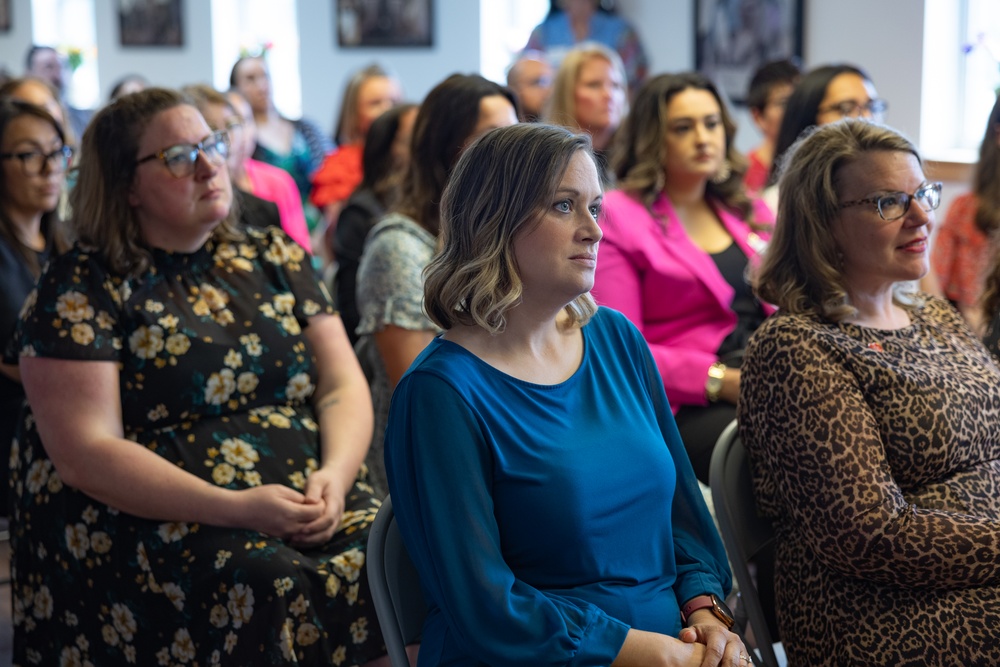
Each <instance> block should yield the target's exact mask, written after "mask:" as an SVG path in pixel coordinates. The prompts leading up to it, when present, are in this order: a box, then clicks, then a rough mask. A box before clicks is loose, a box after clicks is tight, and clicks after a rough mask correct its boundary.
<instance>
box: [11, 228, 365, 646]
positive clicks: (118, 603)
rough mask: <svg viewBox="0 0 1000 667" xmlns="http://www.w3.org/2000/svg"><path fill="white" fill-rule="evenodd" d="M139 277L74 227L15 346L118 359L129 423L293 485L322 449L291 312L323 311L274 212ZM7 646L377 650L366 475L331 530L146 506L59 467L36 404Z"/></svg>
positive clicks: (212, 460) (188, 461) (197, 462)
mask: <svg viewBox="0 0 1000 667" xmlns="http://www.w3.org/2000/svg"><path fill="white" fill-rule="evenodd" d="M246 234H247V239H246V241H245V242H241V243H213V242H209V243H208V244H206V245H205V246H204V247H203V248H202V249H200V250H199V251H197V252H195V253H192V254H182V253H167V252H162V251H154V257H153V260H154V261H153V266H152V268H151V269H150V270H149V271H148V272H147V273H146V274H145V275H143V276H141V277H140V278H138V279H128V280H126V279H122V278H121V277H120V276H117V275H114V274H111V273H109V272H108V270H107V269H106V266H105V264H104V262H103V261H102V259H101V258H100V256H98V255H97V254H96V253H95V254H91V253H88V252H87V251H86V250H85V249H81V248H79V247H77V248H75V249H73V250H72V251H70V252H69V253H67V254H66V255H64V256H63V257H61V258H59V259H58V260H56V261H54V262H53V263H52V266H51V268H50V269H49V270H48V271H47V272H46V273H45V274H44V275H43V277H42V279H41V281H40V284H39V288H38V294H37V298H36V296H35V295H34V294H33V295H32V296H29V304H30V305H29V307H28V310H27V311H26V313H25V316H24V319H23V320H22V323H21V329H20V342H21V345H22V347H21V354H22V356H24V355H37V356H46V357H56V358H63V359H76V360H93V361H115V362H117V363H119V364H120V376H119V377H120V382H121V388H122V406H121V407H122V415H123V423H124V427H125V437H126V438H127V439H129V440H132V441H134V442H135V443H136V446H143V447H147V448H149V449H151V450H152V451H155V452H156V453H157V454H159V455H160V456H162V457H163V458H165V459H167V460H169V461H171V462H173V463H175V464H177V465H178V466H181V467H183V468H184V469H185V470H187V471H189V472H191V473H192V474H194V475H197V476H198V477H200V478H202V479H204V480H205V481H206V482H208V483H211V484H215V485H218V486H221V487H225V488H228V489H246V488H249V487H253V486H258V485H262V484H268V483H279V484H285V485H287V486H289V487H292V488H295V489H299V490H302V489H303V488H304V485H305V481H306V478H307V476H308V475H309V474H310V471H312V470H315V469H316V468H317V466H318V465H319V452H320V449H319V433H318V426H317V423H316V421H315V419H314V413H313V409H312V405H311V395H312V393H313V390H314V389H315V386H316V383H317V379H318V374H317V369H316V367H315V364H314V359H313V356H312V354H311V352H310V349H309V344H308V341H307V339H306V338H305V337H304V336H303V335H302V329H303V328H305V327H306V326H308V319H309V317H310V316H312V315H316V314H318V313H330V312H332V307H331V305H330V302H329V297H328V295H327V294H326V293H325V290H323V288H322V286H321V285H320V284H319V283H318V282H317V280H316V276H315V274H314V272H313V270H312V268H311V266H310V263H309V258H308V256H307V255H306V254H305V252H304V251H303V250H302V248H301V247H299V246H298V245H297V244H296V243H294V242H293V241H292V240H291V239H289V238H288V237H287V236H286V235H285V234H284V233H283V232H281V231H280V230H279V229H276V228H269V229H266V230H261V229H255V228H249V229H247V230H246ZM13 458H14V459H15V462H16V463H15V466H14V468H13V470H12V472H11V474H12V478H13V484H14V491H15V496H16V498H17V502H16V506H15V509H14V517H13V521H12V525H13V535H12V546H13V550H14V556H13V567H14V585H13V597H14V624H15V640H14V663H15V664H18V665H35V664H38V665H60V664H62V665H87V664H93V665H124V664H136V665H194V664H197V665H220V664H225V665H297V664H310V665H354V664H360V663H364V662H367V661H368V660H371V659H372V658H374V657H376V656H378V655H380V654H383V653H384V648H383V646H382V642H381V637H380V635H379V632H378V627H377V622H376V619H375V610H374V608H373V606H372V605H371V603H370V600H369V596H368V590H367V576H366V574H365V569H364V563H365V553H364V549H365V544H366V541H367V535H368V527H369V525H370V523H371V521H372V520H373V519H374V516H375V513H376V511H377V509H378V505H379V503H378V501H376V500H374V499H373V498H372V496H371V494H370V493H369V489H368V487H367V485H366V484H364V483H363V482H359V483H356V484H355V486H354V488H353V489H352V491H351V492H350V493H349V495H348V499H347V506H346V510H345V512H344V520H343V523H342V525H341V527H340V529H339V531H338V532H337V533H336V534H335V535H334V536H333V538H332V539H331V540H330V542H328V543H327V544H325V545H323V546H322V547H319V548H316V549H311V550H308V551H300V550H298V549H296V548H294V547H293V546H291V545H289V544H287V543H285V542H284V541H282V540H279V539H274V538H270V537H267V536H265V535H262V534H260V533H256V532H253V531H247V530H235V529H225V528H219V527H214V526H208V525H201V524H196V523H176V522H174V523H171V522H159V521H149V520H144V519H140V518H137V517H134V516H132V515H129V514H126V513H124V512H120V511H118V510H117V509H115V508H113V507H109V506H107V505H105V504H103V503H101V502H98V501H97V500H94V499H92V498H90V497H89V496H87V495H85V494H83V493H82V492H79V491H77V490H75V489H72V488H70V487H67V486H65V485H64V484H63V482H62V480H61V479H60V477H59V474H58V473H57V472H56V470H55V469H54V468H53V465H52V462H51V461H50V460H49V458H48V457H47V456H46V453H45V450H44V449H43V448H42V445H41V443H40V442H39V439H38V433H37V431H36V430H35V428H34V423H33V419H32V417H31V415H28V417H27V419H26V429H25V433H24V435H23V437H22V438H21V439H20V441H19V442H15V446H14V454H13Z"/></svg>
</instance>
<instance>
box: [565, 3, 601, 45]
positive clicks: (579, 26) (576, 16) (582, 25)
mask: <svg viewBox="0 0 1000 667" xmlns="http://www.w3.org/2000/svg"><path fill="white" fill-rule="evenodd" d="M594 11H595V10H594V9H593V7H588V8H586V9H583V10H582V11H575V12H571V13H569V28H570V30H571V31H572V32H573V38H574V40H575V41H577V42H582V41H584V40H586V39H587V38H588V37H589V36H590V17H592V16H593V15H594Z"/></svg>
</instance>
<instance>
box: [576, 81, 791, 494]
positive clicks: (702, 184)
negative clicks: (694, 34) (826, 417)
mask: <svg viewBox="0 0 1000 667" xmlns="http://www.w3.org/2000/svg"><path fill="white" fill-rule="evenodd" d="M620 131H621V137H620V139H619V141H620V148H621V150H620V151H619V152H618V153H617V155H616V160H615V163H614V169H615V176H616V178H617V182H618V186H617V187H618V188H619V189H617V190H614V191H612V192H609V193H607V195H606V196H605V198H604V207H603V217H602V223H601V226H602V229H603V231H604V238H603V240H602V241H601V252H600V260H599V261H598V262H597V273H596V276H595V281H594V290H593V294H594V298H596V299H597V302H598V303H599V304H601V305H604V306H609V307H611V308H614V309H615V310H618V311H620V312H622V313H624V314H625V316H626V317H628V318H629V319H630V320H631V321H632V323H633V324H635V325H636V327H638V329H639V331H641V332H642V334H643V337H645V339H646V342H647V343H648V344H649V348H650V350H651V351H652V353H653V359H654V360H655V361H656V366H657V368H658V369H659V371H660V379H661V381H662V382H663V385H664V388H665V389H666V393H667V397H668V398H669V399H670V407H671V408H672V409H673V411H674V415H675V417H676V420H677V427H678V428H679V429H680V433H681V439H682V440H683V441H684V446H685V447H686V448H687V451H688V455H689V456H690V458H691V464H692V465H693V467H694V471H695V474H696V475H697V476H698V479H699V480H701V481H702V482H704V483H706V484H707V483H708V469H709V463H710V461H711V458H712V450H713V449H714V447H715V443H716V441H717V440H718V439H719V435H720V434H721V433H722V431H723V429H725V428H726V426H728V425H729V423H730V422H732V421H733V419H734V418H735V416H736V400H737V396H738V395H739V387H740V364H741V362H742V359H743V350H744V349H745V348H746V344H747V340H748V339H749V337H750V335H751V334H752V333H753V332H754V331H755V330H756V329H757V327H759V326H760V324H761V322H763V321H764V319H765V318H766V317H767V316H768V315H770V314H771V313H772V312H773V311H774V309H773V308H772V307H771V306H769V305H768V304H766V303H762V302H761V301H760V300H759V299H757V298H756V296H754V294H753V292H752V291H751V289H750V285H749V284H748V282H747V279H746V274H747V269H748V267H751V266H753V265H754V264H755V263H756V261H757V259H758V253H760V252H761V251H762V250H763V249H764V247H765V245H766V241H767V238H768V231H769V229H770V226H771V223H772V222H773V220H774V218H773V215H772V213H771V211H770V210H769V209H768V208H767V207H766V206H764V204H762V203H760V202H759V201H755V202H751V200H750V199H749V198H748V197H747V195H746V192H745V191H744V189H743V170H744V169H745V165H746V162H745V160H744V158H743V156H741V155H740V154H739V153H738V152H737V151H736V149H735V147H734V138H735V133H736V125H735V123H734V122H733V120H732V116H731V114H730V113H729V110H728V109H727V108H726V106H725V103H724V102H723V100H722V97H721V95H719V91H718V90H717V89H716V87H715V85H714V84H713V83H711V82H710V81H709V80H708V79H706V78H705V77H704V76H702V75H701V74H698V73H696V72H687V73H681V74H662V75H660V76H657V77H654V78H652V79H650V80H649V81H647V82H646V83H645V84H644V85H643V86H642V87H641V88H640V89H639V92H638V94H637V95H636V98H635V104H634V105H633V107H632V112H631V113H630V114H629V116H628V117H627V118H626V120H625V123H624V124H623V125H622V128H621V130H620Z"/></svg>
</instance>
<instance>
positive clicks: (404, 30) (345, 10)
mask: <svg viewBox="0 0 1000 667" xmlns="http://www.w3.org/2000/svg"><path fill="white" fill-rule="evenodd" d="M334 2H335V9H334V19H333V20H334V32H335V33H336V35H337V45H338V46H339V47H340V48H344V49H353V48H365V47H379V48H385V47H431V46H434V1H433V0H334Z"/></svg>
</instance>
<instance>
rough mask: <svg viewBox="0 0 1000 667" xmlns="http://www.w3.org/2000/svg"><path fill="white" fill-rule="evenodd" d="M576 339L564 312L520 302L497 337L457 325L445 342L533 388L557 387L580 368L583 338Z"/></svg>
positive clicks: (449, 332) (574, 329)
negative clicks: (532, 385)
mask: <svg viewBox="0 0 1000 667" xmlns="http://www.w3.org/2000/svg"><path fill="white" fill-rule="evenodd" d="M578 335H579V329H578V328H577V327H570V326H568V320H567V315H566V313H565V311H564V310H562V309H559V310H558V311H553V310H552V309H551V308H548V309H541V308H531V307H530V306H527V307H526V305H525V304H524V303H523V302H522V303H521V304H519V305H518V306H516V307H514V308H512V309H511V310H509V311H508V312H507V313H506V326H505V327H504V330H503V331H502V332H501V333H499V334H495V335H494V334H490V333H489V332H488V331H486V330H485V329H483V328H482V327H479V326H476V325H465V326H462V325H460V326H456V327H454V328H452V329H449V330H448V331H447V332H446V333H445V335H444V338H445V339H446V340H450V341H452V342H454V343H457V344H458V345H461V346H462V347H464V348H466V349H467V350H469V351H470V352H472V353H473V354H475V355H476V356H477V357H479V358H480V359H482V360H483V361H485V362H486V363H488V364H489V365H491V366H493V367H494V368H496V369H498V370H500V371H502V372H504V373H507V374H508V375H511V376H513V377H516V378H518V379H521V380H525V381H527V382H532V383H535V384H558V383H560V382H564V381H565V380H566V379H568V378H569V377H570V376H572V375H573V373H575V372H576V369H577V368H578V367H579V365H580V360H581V358H582V338H580V339H575V338H574V336H578ZM577 340H579V341H580V342H579V344H578V345H577V344H576V342H577Z"/></svg>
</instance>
